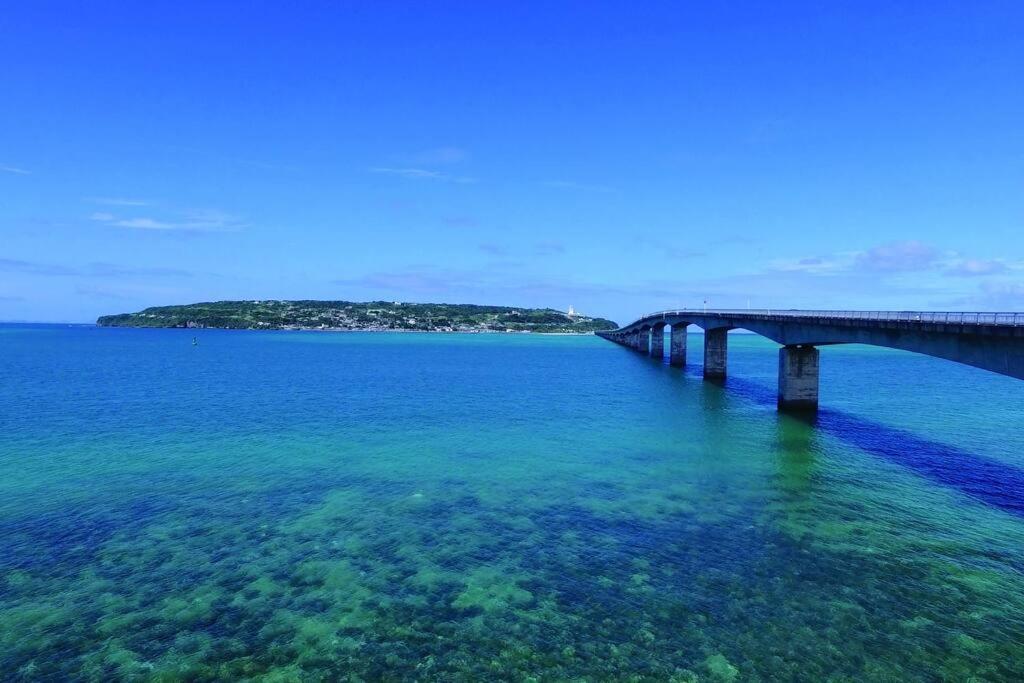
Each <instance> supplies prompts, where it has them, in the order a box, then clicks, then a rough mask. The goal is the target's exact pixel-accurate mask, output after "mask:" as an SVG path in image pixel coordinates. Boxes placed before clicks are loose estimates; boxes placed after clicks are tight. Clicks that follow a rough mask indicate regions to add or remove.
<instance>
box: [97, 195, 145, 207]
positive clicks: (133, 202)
mask: <svg viewBox="0 0 1024 683" xmlns="http://www.w3.org/2000/svg"><path fill="white" fill-rule="evenodd" d="M86 201H89V202H92V203H93V204H102V205H104V206H149V205H150V202H148V201H146V200H145V199H125V198H123V197H88V198H87V199H86Z"/></svg>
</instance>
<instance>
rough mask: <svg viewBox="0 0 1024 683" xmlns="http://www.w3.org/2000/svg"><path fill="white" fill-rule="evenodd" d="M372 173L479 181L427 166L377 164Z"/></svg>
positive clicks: (469, 181)
mask: <svg viewBox="0 0 1024 683" xmlns="http://www.w3.org/2000/svg"><path fill="white" fill-rule="evenodd" d="M370 173H379V174H383V175H394V176H399V177H401V178H408V179H410V180H435V181H441V182H448V183H460V184H468V183H475V182H477V180H476V178H470V177H468V176H458V175H451V174H449V173H442V172H440V171H432V170H429V169H425V168H389V167H383V166H375V167H373V168H371V169H370Z"/></svg>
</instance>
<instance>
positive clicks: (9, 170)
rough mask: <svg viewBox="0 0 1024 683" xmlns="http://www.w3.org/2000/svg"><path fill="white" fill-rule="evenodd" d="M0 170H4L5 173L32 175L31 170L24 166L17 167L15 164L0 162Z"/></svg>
mask: <svg viewBox="0 0 1024 683" xmlns="http://www.w3.org/2000/svg"><path fill="white" fill-rule="evenodd" d="M0 171H4V172H5V173H16V174H18V175H32V171H29V170H26V169H24V168H18V167H17V166H4V165H2V164H0Z"/></svg>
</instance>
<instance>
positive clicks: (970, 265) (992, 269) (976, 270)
mask: <svg viewBox="0 0 1024 683" xmlns="http://www.w3.org/2000/svg"><path fill="white" fill-rule="evenodd" d="M1009 269H1010V266H1009V265H1008V264H1007V263H1006V261H1002V260H999V259H992V260H984V259H972V258H968V259H962V260H960V261H958V262H956V263H954V264H953V265H951V266H950V267H949V268H947V269H946V271H945V273H946V275H954V276H958V277H978V276H981V275H998V274H999V273H1005V272H1006V271H1007V270H1009Z"/></svg>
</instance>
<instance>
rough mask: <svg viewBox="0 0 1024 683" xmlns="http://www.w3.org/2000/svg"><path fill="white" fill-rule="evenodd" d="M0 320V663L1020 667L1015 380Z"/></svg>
mask: <svg viewBox="0 0 1024 683" xmlns="http://www.w3.org/2000/svg"><path fill="white" fill-rule="evenodd" d="M192 336H193V332H191V331H178V330H117V329H97V328H91V327H57V326H4V327H0V382H2V385H3V392H2V395H0V679H3V680H42V681H65V680H88V681H110V680H137V681H148V680H156V681H177V680H182V681H185V680H188V681H205V680H253V681H257V680H258V681H317V680H322V681H333V680H352V681H376V680H395V681H400V680H444V681H480V680H517V681H597V680H632V681H712V682H721V681H836V682H838V681H851V682H852V681H897V680H898V681H935V680H949V681H968V680H974V681H1018V680H1024V559H1022V557H1024V554H1022V552H1021V550H1022V549H1024V455H1022V453H1024V448H1022V447H1024V432H1020V430H1019V429H1018V425H1019V423H1020V417H1021V413H1020V406H1021V405H1024V383H1018V382H1016V381H1014V380H1011V379H1008V378H1003V377H999V376H996V375H991V374H987V373H984V372H982V371H979V370H973V369H970V368H966V367H962V366H957V365H954V364H950V363H946V362H942V361H938V360H935V359H930V358H926V357H922V356H915V355H911V354H906V353H900V352H893V351H887V350H881V349H873V348H866V347H855V346H851V347H835V348H832V347H829V348H825V349H823V350H822V353H821V359H822V406H823V410H822V412H821V414H820V415H819V416H818V417H817V418H816V419H797V418H794V417H789V416H784V415H779V414H777V413H776V411H775V408H774V394H773V385H774V382H775V374H774V373H775V367H776V363H777V356H776V352H775V347H774V346H773V345H771V344H770V343H768V342H766V341H764V340H760V339H757V338H755V337H752V336H747V335H730V345H731V348H730V373H731V376H730V378H729V379H727V380H726V381H725V382H724V383H723V384H713V383H708V382H704V381H702V380H701V378H700V376H699V375H700V373H699V364H700V360H701V359H700V341H701V338H700V337H699V336H696V335H694V336H692V337H691V339H690V347H691V348H690V365H689V366H688V367H687V369H686V370H684V371H680V370H679V369H675V368H670V367H669V366H668V365H667V364H666V363H664V362H658V361H657V360H655V359H649V358H644V357H641V356H640V355H638V354H635V353H633V352H631V351H628V350H625V349H623V348H621V347H618V346H615V345H613V344H610V343H608V342H605V341H603V340H601V339H598V338H595V337H541V336H535V335H440V334H438V335H434V334H393V335H392V334H360V333H352V334H317V333H257V332H221V331H211V330H207V331H203V332H201V333H200V334H199V341H200V344H199V345H198V346H192V344H191V339H192Z"/></svg>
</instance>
